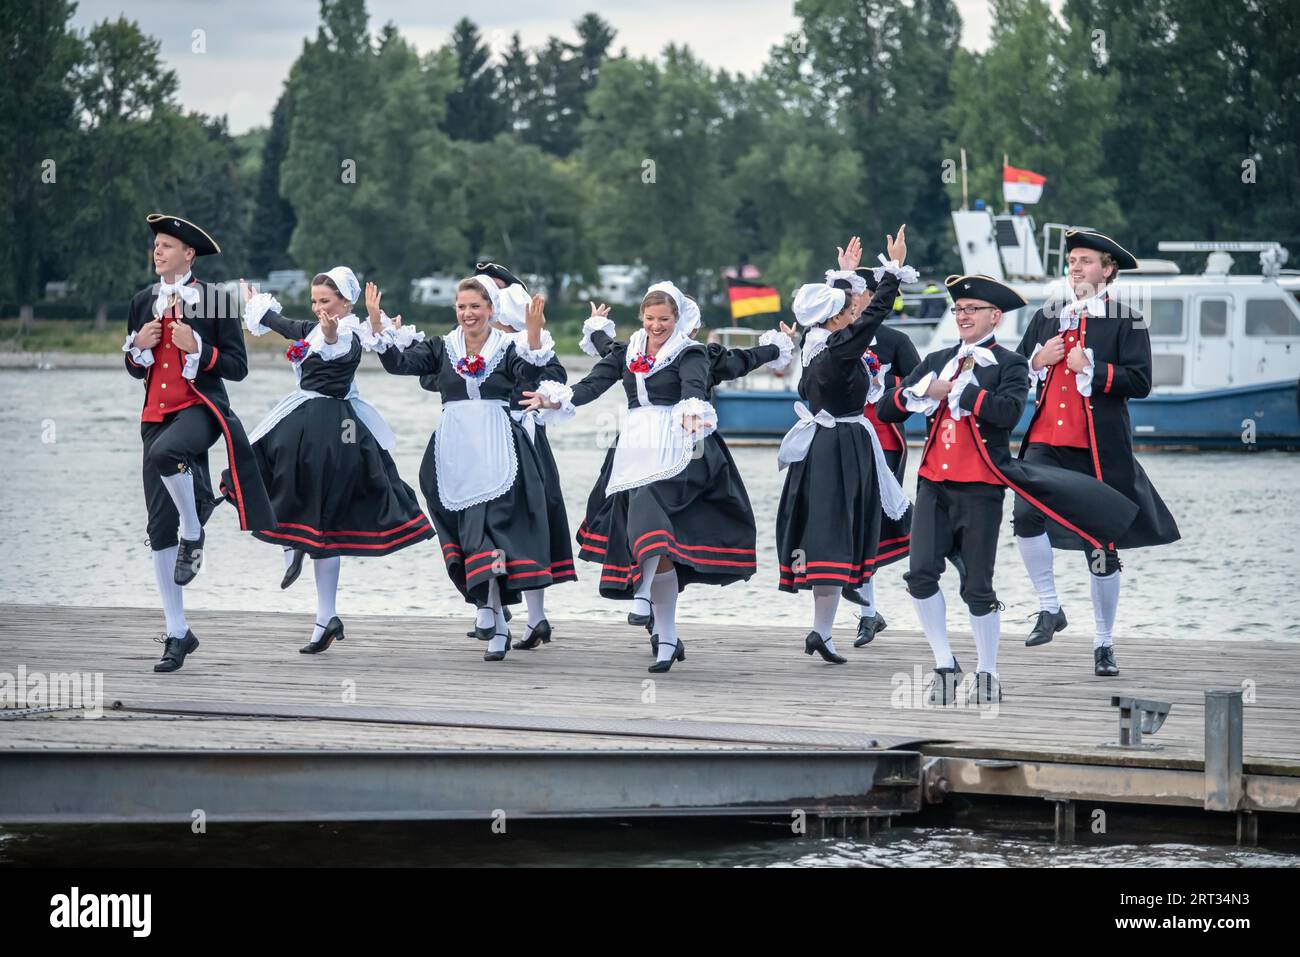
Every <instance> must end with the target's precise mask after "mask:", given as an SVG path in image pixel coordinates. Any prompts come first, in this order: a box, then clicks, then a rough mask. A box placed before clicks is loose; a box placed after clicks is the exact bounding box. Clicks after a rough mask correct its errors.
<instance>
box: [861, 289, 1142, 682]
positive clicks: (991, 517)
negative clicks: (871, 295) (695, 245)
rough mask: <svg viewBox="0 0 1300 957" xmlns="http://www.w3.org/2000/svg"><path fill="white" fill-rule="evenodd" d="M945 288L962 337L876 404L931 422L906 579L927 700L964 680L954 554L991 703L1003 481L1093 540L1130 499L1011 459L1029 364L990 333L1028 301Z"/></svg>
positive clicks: (1110, 528) (1106, 531) (1109, 534)
mask: <svg viewBox="0 0 1300 957" xmlns="http://www.w3.org/2000/svg"><path fill="white" fill-rule="evenodd" d="M947 286H948V292H949V294H950V295H951V296H952V298H953V312H954V313H955V315H956V317H957V332H958V335H959V336H960V337H961V342H960V343H958V345H957V346H955V347H952V348H947V349H940V350H938V351H937V352H932V353H930V354H929V355H928V356H926V357H925V358H924V359H922V360H921V362H920V364H919V365H917V366H916V368H914V369H913V370H912V371H911V372H910V373H909V374H908V375H907V376H906V377H905V378H904V379H903V381H902V382H901V383H900V384H899V385H898V386H896V387H895V388H893V389H889V390H887V391H886V392H885V394H884V396H882V397H881V399H880V402H879V404H878V405H877V413H878V414H879V416H880V418H881V419H882V420H884V421H886V422H902V421H904V420H905V419H906V418H907V417H908V415H910V414H911V413H913V412H920V413H921V414H923V415H925V416H927V417H928V418H929V420H930V422H929V430H928V435H927V437H926V440H925V446H924V447H923V448H922V450H921V466H920V469H919V470H918V478H917V486H918V487H917V495H916V505H915V507H914V516H913V519H912V542H911V554H910V556H909V568H908V572H907V574H906V575H905V576H904V579H905V580H906V582H907V590H908V593H909V594H910V595H911V596H912V602H913V605H914V606H915V608H916V614H917V618H918V619H920V622H921V627H922V629H923V630H924V632H925V636H926V639H927V640H928V641H929V643H930V649H931V651H932V652H933V653H934V660H935V674H934V681H933V684H932V685H931V690H930V701H931V702H932V703H934V704H953V703H955V695H956V688H957V684H958V682H959V681H960V680H961V667H960V666H959V665H958V663H957V659H956V657H955V656H954V655H953V653H952V649H951V647H950V646H949V644H948V624H947V605H946V603H945V601H944V596H943V592H942V591H941V590H940V588H939V579H940V577H941V576H942V574H943V570H944V561H945V559H946V558H947V557H948V556H949V555H952V554H953V553H954V552H955V553H957V554H959V555H960V556H961V559H962V563H963V566H964V574H963V576H962V581H961V598H962V601H963V602H964V603H965V605H966V607H967V608H968V609H969V611H970V623H971V631H972V633H973V635H974V637H975V646H976V649H977V651H978V653H979V663H978V665H977V669H976V674H975V679H976V680H975V684H974V686H973V687H972V688H971V689H970V691H969V700H970V701H972V702H974V703H985V702H997V701H999V700H1001V697H1002V691H1001V686H1000V680H999V677H998V669H997V656H998V643H999V640H1000V636H1001V614H1000V613H1001V610H1002V604H1001V603H1000V602H999V601H998V598H997V594H996V593H995V592H994V590H993V565H994V560H995V558H996V557H997V544H998V532H999V527H1000V526H1001V524H1002V506H1003V499H1004V497H1005V492H1006V489H1008V488H1010V489H1012V490H1013V491H1014V492H1015V493H1016V495H1017V497H1019V498H1023V499H1024V501H1025V502H1026V503H1028V504H1029V505H1030V507H1032V508H1035V509H1037V510H1038V511H1040V512H1043V513H1045V514H1047V515H1049V516H1050V517H1052V518H1053V519H1054V520H1055V521H1058V522H1060V523H1062V524H1063V525H1064V526H1065V527H1068V528H1070V529H1071V530H1072V531H1074V532H1075V533H1076V534H1078V535H1081V536H1083V537H1085V538H1087V539H1088V540H1089V541H1092V542H1094V543H1098V544H1100V543H1101V542H1104V541H1111V540H1113V539H1114V538H1115V537H1116V536H1118V535H1119V534H1120V533H1121V532H1123V531H1124V530H1125V529H1126V528H1128V525H1129V523H1130V522H1131V521H1132V519H1133V514H1134V512H1135V511H1136V507H1135V506H1134V505H1133V503H1132V502H1130V501H1128V499H1126V498H1125V497H1124V496H1123V495H1120V494H1119V493H1118V492H1115V491H1113V490H1111V489H1109V488H1107V487H1106V486H1105V485H1103V484H1102V483H1100V482H1098V481H1096V480H1095V479H1092V478H1088V477H1086V476H1082V475H1079V474H1077V473H1075V472H1070V471H1067V470H1065V469H1060V468H1053V467H1051V466H1041V465H1029V464H1026V463H1022V462H1019V461H1017V460H1016V459H1013V458H1012V457H1011V450H1010V437H1011V429H1012V428H1013V427H1014V426H1015V425H1016V423H1017V422H1019V421H1020V415H1021V413H1022V412H1023V411H1024V408H1025V402H1026V401H1028V394H1029V370H1028V363H1027V362H1026V360H1025V358H1024V357H1023V356H1021V355H1019V354H1017V353H1015V352H1012V351H1011V350H1010V349H1007V348H1004V347H1003V346H1001V345H999V344H998V343H997V342H996V341H995V339H994V335H993V333H994V330H995V328H996V327H997V326H998V324H999V323H1000V322H1001V321H1002V314H1003V312H1004V311H1007V312H1009V311H1012V310H1015V309H1019V308H1021V307H1022V306H1024V305H1025V300H1024V299H1023V298H1021V296H1020V294H1019V293H1017V292H1016V291H1015V290H1013V289H1011V288H1009V287H1007V286H1005V285H1003V284H1002V283H1000V282H998V281H997V280H996V279H992V278H990V277H988V276H978V275H975V276H949V277H948V279H947Z"/></svg>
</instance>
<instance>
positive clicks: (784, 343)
mask: <svg viewBox="0 0 1300 957" xmlns="http://www.w3.org/2000/svg"><path fill="white" fill-rule="evenodd" d="M758 344H759V345H760V346H776V347H777V348H778V349H780V350H781V354H780V355H779V356H777V357H776V358H775V359H773V360H772V361H771V362H768V363H766V364H765V365H766V368H768V369H771V370H772V371H773V372H784V371H785V369H786V366H788V365H789V364H790V355H791V353H793V352H794V340H793V339H791V338H790V337H789V336H787V335H786V334H785V333H784V332H782V331H781V330H780V329H769V330H767V332H765V333H763V334H762V335H761V336H759V337H758Z"/></svg>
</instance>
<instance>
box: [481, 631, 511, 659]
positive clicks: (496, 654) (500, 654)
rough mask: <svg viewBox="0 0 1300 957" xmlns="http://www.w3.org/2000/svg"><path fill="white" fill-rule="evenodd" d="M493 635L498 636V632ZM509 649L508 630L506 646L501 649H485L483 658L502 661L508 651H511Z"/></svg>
mask: <svg viewBox="0 0 1300 957" xmlns="http://www.w3.org/2000/svg"><path fill="white" fill-rule="evenodd" d="M492 637H494V638H495V637H497V635H496V634H493V636H492ZM509 650H510V632H508V631H507V632H506V646H505V647H504V648H502V649H501V650H500V651H485V652H483V660H484V661H501V660H502V659H504V658H505V656H506V652H507V651H509Z"/></svg>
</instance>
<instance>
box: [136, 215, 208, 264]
mask: <svg viewBox="0 0 1300 957" xmlns="http://www.w3.org/2000/svg"><path fill="white" fill-rule="evenodd" d="M149 228H150V229H152V230H153V234H154V235H155V236H157V235H158V234H159V233H166V234H167V235H168V236H175V237H176V238H177V239H179V240H180V241H181V242H183V243H184V244H185V245H187V246H193V247H194V255H196V256H211V255H213V254H214V253H219V252H221V247H220V246H218V245H217V241H216V240H215V239H213V238H212V237H211V236H209V235H208V234H207V233H206V232H204V231H203V229H202V228H201V227H199V226H195V225H194V224H193V223H191V222H190V221H189V220H188V219H181V218H180V217H179V216H168V215H166V214H164V213H150V214H149Z"/></svg>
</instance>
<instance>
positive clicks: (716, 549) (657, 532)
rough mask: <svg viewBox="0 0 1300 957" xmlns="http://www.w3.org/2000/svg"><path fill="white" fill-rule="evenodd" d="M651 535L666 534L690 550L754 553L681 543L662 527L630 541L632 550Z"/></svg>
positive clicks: (741, 549) (751, 550) (735, 553)
mask: <svg viewBox="0 0 1300 957" xmlns="http://www.w3.org/2000/svg"><path fill="white" fill-rule="evenodd" d="M652 535H666V536H668V537H669V538H671V539H672V540H673V544H674V545H676V546H677V547H678V548H685V549H689V550H690V551H701V552H723V553H724V554H731V555H753V554H754V550H753V549H752V548H715V547H714V546H712V545H683V544H682V543H681V542H679V541H677V536H675V535H673V534H672V533H671V532H669V531H668V530H667V529H663V528H661V529H658V530H656V531H653V532H646V533H645V534H644V535H642V536H641V537H640V538H638V539H637V540H636V541H635V542H633V543H632V551H636V550H637V546H638V545H640V544H641V543H642V542H643V541H645V540H646V539H647V538H649V537H650V536H652ZM606 541H608V539H606Z"/></svg>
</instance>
